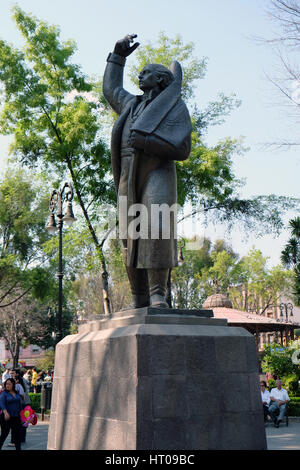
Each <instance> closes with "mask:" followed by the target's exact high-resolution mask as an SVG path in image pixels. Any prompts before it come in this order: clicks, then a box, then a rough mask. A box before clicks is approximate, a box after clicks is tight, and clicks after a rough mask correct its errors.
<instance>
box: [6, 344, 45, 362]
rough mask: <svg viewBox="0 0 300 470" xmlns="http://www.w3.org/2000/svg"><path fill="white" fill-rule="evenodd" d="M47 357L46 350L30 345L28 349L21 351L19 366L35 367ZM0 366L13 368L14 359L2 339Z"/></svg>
mask: <svg viewBox="0 0 300 470" xmlns="http://www.w3.org/2000/svg"><path fill="white" fill-rule="evenodd" d="M44 356H45V350H44V349H43V348H40V347H39V346H36V345H34V344H30V345H29V346H27V347H26V348H21V349H20V356H19V364H20V366H22V367H32V366H34V365H35V363H36V361H37V360H38V359H42V358H43V357H44ZM0 364H1V365H2V366H3V367H5V366H8V367H12V365H13V364H12V358H11V354H10V352H9V350H8V349H6V347H5V340H4V339H0Z"/></svg>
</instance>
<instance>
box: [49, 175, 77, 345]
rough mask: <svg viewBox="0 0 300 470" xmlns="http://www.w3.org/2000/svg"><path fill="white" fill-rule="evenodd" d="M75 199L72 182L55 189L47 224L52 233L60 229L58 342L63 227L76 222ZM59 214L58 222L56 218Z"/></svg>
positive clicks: (58, 339) (60, 321)
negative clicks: (73, 205) (65, 205)
mask: <svg viewBox="0 0 300 470" xmlns="http://www.w3.org/2000/svg"><path fill="white" fill-rule="evenodd" d="M72 200H73V188H72V185H71V184H70V183H65V184H64V185H63V187H62V188H61V189H60V190H58V189H54V190H53V192H52V195H51V198H50V204H49V210H50V215H49V218H48V222H47V225H46V229H47V230H48V232H50V233H53V234H54V233H56V231H57V230H58V231H59V257H58V273H57V277H58V315H57V335H56V338H55V342H56V343H58V342H59V341H60V340H61V339H62V337H63V334H62V304H63V291H62V280H63V257H62V229H63V225H64V223H65V224H66V225H67V226H68V227H70V226H71V225H72V224H73V223H74V222H75V220H76V219H75V217H74V214H73V209H72ZM65 202H66V204H67V209H66V212H65V214H64V212H63V209H64V208H63V206H64V203H65ZM55 214H56V216H57V219H58V220H57V223H56V219H55Z"/></svg>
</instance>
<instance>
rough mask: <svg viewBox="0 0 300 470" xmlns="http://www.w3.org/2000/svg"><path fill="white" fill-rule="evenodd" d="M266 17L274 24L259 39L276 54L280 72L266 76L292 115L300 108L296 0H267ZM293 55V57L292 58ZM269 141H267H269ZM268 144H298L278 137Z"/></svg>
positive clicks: (299, 9) (299, 38)
mask: <svg viewBox="0 0 300 470" xmlns="http://www.w3.org/2000/svg"><path fill="white" fill-rule="evenodd" d="M267 15H268V18H269V19H270V21H271V22H272V23H273V24H275V27H276V29H275V31H274V32H273V34H272V37H270V38H263V39H262V40H261V39H260V42H261V41H262V42H263V43H264V44H267V45H268V46H270V47H271V48H272V50H273V52H274V53H275V54H276V55H277V57H278V62H279V67H280V70H281V72H280V74H279V76H278V75H277V76H276V77H274V76H272V75H271V76H268V79H269V80H270V82H271V83H272V84H273V86H274V87H276V89H277V90H279V92H280V95H281V96H282V97H283V98H284V103H285V104H286V103H287V104H288V105H289V106H290V108H291V111H292V116H293V118H294V117H295V115H296V116H297V115H298V113H299V110H300V99H299V97H300V83H299V67H298V60H297V59H298V53H299V47H300V27H299V25H300V5H299V2H298V1H297V0H271V1H270V3H269V6H268V8H267ZM295 58H296V61H295ZM269 145H270V144H269ZM271 145H273V146H274V145H275V146H277V147H279V148H280V147H283V148H290V147H291V146H298V145H300V141H299V140H297V139H295V140H293V141H291V140H286V139H281V140H280V141H278V142H274V143H272V144H271Z"/></svg>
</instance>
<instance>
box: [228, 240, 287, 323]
mask: <svg viewBox="0 0 300 470" xmlns="http://www.w3.org/2000/svg"><path fill="white" fill-rule="evenodd" d="M233 273H234V274H235V277H234V278H233V279H232V285H231V287H230V289H229V295H230V299H231V300H232V302H233V305H234V306H235V307H236V308H239V309H245V310H251V311H254V312H255V313H257V314H263V313H264V312H265V311H266V309H267V308H268V307H271V306H274V305H276V304H278V300H279V297H280V295H282V294H284V293H285V294H287V295H288V293H289V289H290V284H291V276H290V273H289V271H287V270H285V269H283V268H282V266H280V265H278V266H273V267H271V268H269V267H268V257H264V256H263V254H262V253H261V251H260V250H257V249H255V248H254V247H253V248H252V249H251V250H250V251H249V253H248V254H247V255H246V256H244V257H243V258H242V259H241V260H240V261H239V262H238V263H237V265H236V267H235V270H234V271H233ZM245 302H246V304H245Z"/></svg>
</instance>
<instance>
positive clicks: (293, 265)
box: [281, 217, 300, 305]
mask: <svg viewBox="0 0 300 470" xmlns="http://www.w3.org/2000/svg"><path fill="white" fill-rule="evenodd" d="M289 228H290V230H291V235H292V236H291V238H290V239H289V240H288V242H287V244H286V246H285V248H284V250H283V251H282V252H281V262H282V264H283V265H284V266H285V267H286V268H289V269H291V270H292V273H293V274H292V276H293V296H294V300H295V304H296V305H300V217H296V218H295V219H292V220H290V222H289Z"/></svg>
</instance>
